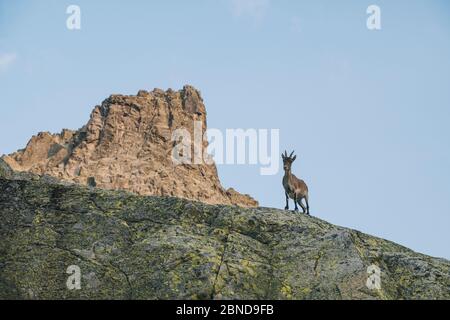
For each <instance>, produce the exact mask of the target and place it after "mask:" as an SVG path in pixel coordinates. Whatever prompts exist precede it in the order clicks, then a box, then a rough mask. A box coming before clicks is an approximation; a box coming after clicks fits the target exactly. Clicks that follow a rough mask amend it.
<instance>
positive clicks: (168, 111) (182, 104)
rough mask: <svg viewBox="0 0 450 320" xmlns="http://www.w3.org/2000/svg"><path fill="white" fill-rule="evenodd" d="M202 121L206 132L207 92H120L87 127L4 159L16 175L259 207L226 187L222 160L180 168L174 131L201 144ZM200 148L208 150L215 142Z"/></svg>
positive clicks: (47, 137)
mask: <svg viewBox="0 0 450 320" xmlns="http://www.w3.org/2000/svg"><path fill="white" fill-rule="evenodd" d="M196 121H197V122H199V123H201V127H202V128H201V130H202V131H201V133H202V134H204V133H205V131H206V129H207V126H206V125H207V123H206V109H205V106H204V104H203V100H202V97H201V95H200V92H199V91H197V90H196V89H194V88H193V87H191V86H185V87H184V88H183V89H182V90H180V91H178V92H175V91H172V90H170V89H169V90H168V91H162V90H159V89H155V90H154V91H152V92H147V91H139V93H138V94H137V95H136V96H124V95H112V96H110V97H109V98H108V99H106V100H105V101H103V103H102V104H101V105H99V106H96V107H95V108H94V110H93V112H92V114H91V118H90V120H89V122H88V123H87V125H86V126H84V127H83V128H81V129H80V130H78V131H71V130H63V131H62V132H61V133H60V134H50V133H47V132H43V133H39V134H38V135H37V136H34V137H32V138H31V140H30V141H29V143H28V144H27V146H26V148H25V149H23V150H19V151H18V152H16V153H13V154H11V155H8V156H4V157H3V159H4V160H5V162H7V163H8V164H9V165H10V166H11V167H12V168H13V169H14V170H16V171H27V172H31V173H35V174H39V175H42V174H46V175H50V176H53V177H55V178H58V179H60V180H63V181H69V182H75V183H78V184H84V185H87V184H88V181H92V182H93V181H95V184H96V186H97V187H100V188H104V189H114V190H118V189H120V190H126V191H131V192H133V193H136V194H139V195H160V196H176V197H181V198H186V199H192V200H198V201H202V202H205V203H209V204H228V205H238V206H248V207H255V206H257V205H258V202H257V201H255V200H254V199H252V198H251V197H250V196H248V195H242V194H239V193H238V192H236V191H235V190H233V189H229V190H225V189H224V188H223V187H222V185H221V183H220V181H219V177H218V174H217V169H216V166H215V164H214V163H213V164H211V165H208V164H205V163H203V164H182V165H175V164H174V162H173V160H172V150H173V147H174V141H172V133H173V132H174V130H176V129H180V128H183V129H186V130H187V132H189V134H190V135H191V137H192V139H194V123H195V122H196ZM200 144H201V145H202V147H203V150H206V148H207V145H208V143H207V141H200ZM192 154H194V151H192Z"/></svg>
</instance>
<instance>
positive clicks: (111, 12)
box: [0, 0, 450, 258]
mask: <svg viewBox="0 0 450 320" xmlns="http://www.w3.org/2000/svg"><path fill="white" fill-rule="evenodd" d="M70 4H77V5H79V6H80V7H81V11H82V25H81V27H82V29H81V30H80V31H69V30H67V28H66V19H67V15H66V13H65V11H66V8H67V6H68V5H70ZM370 4H377V5H379V6H380V7H381V13H382V17H381V18H382V30H380V31H369V30H368V29H367V28H366V18H367V15H366V8H367V7H368V6H369V5H370ZM186 83H189V84H192V85H194V86H196V87H197V88H198V89H200V90H201V91H202V94H203V97H204V99H205V103H206V106H207V111H208V124H209V126H210V127H214V128H219V129H225V128H279V129H280V130H281V131H280V134H281V147H282V148H283V149H285V148H286V149H295V150H296V151H297V153H298V154H299V159H298V160H297V162H296V163H295V164H294V167H293V170H294V172H295V173H296V174H297V175H299V176H301V177H302V178H304V179H305V180H306V181H307V183H308V184H309V187H310V194H311V200H310V202H311V212H312V214H313V215H315V216H318V217H320V218H322V219H325V220H327V221H330V222H332V223H335V224H339V225H342V226H346V227H351V228H355V229H358V230H361V231H364V232H367V233H370V234H373V235H377V236H380V237H383V238H387V239H390V240H393V241H395V242H398V243H400V244H403V245H405V246H408V247H410V248H412V249H414V250H416V251H419V252H422V253H426V254H430V255H434V256H440V257H446V258H450V232H449V227H450V144H449V137H450V125H449V124H450V4H449V3H448V1H444V0H442V1H438V0H435V1H431V0H414V1H412V0H389V1H381V0H370V1H364V0H345V1H344V0H342V1H336V0H329V1H318V0H315V1H288V0H284V1H283V0H282V1H280V0H277V1H275V0H241V1H239V0H217V1H212V0H197V1H181V0H180V1H111V0H108V1H106V0H103V1H100V0H95V1H93V0H89V1H87V0H71V1H62V0H53V1H50V0H45V1H44V0H42V1H41V0H40V1H37V0H36V1H23V0H16V1H10V0H0V108H1V117H0V154H3V153H10V152H12V151H14V150H16V149H18V148H22V147H24V146H25V144H26V142H27V141H28V139H29V138H30V137H31V136H32V135H33V134H35V133H37V132H39V131H52V132H59V131H60V130H61V128H75V129H76V128H79V127H81V126H82V125H83V124H84V123H86V122H87V120H88V119H89V114H90V112H91V109H92V108H93V107H94V106H95V105H96V104H99V103H100V102H101V101H102V100H103V99H104V98H106V97H107V96H109V95H110V94H111V93H124V94H135V93H136V92H137V91H138V90H139V89H148V90H150V89H152V88H154V87H159V88H168V87H172V88H174V89H179V88H181V87H182V86H183V85H184V84H186ZM219 173H220V175H221V179H222V181H223V184H224V185H225V186H227V187H229V186H233V187H235V188H236V189H238V190H239V191H242V192H246V193H250V194H252V195H253V196H254V197H256V198H257V199H258V200H259V201H260V203H261V204H262V205H263V206H270V207H279V208H282V207H284V192H283V190H282V186H281V178H282V172H281V171H280V173H279V175H277V176H260V175H259V167H257V166H220V167H219Z"/></svg>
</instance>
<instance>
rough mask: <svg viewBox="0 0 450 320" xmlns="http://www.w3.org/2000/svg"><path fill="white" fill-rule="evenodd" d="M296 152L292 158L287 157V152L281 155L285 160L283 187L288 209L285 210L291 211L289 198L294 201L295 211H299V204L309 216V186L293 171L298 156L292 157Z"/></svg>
mask: <svg viewBox="0 0 450 320" xmlns="http://www.w3.org/2000/svg"><path fill="white" fill-rule="evenodd" d="M293 154H294V152H292V153H291V155H290V156H288V155H287V152H286V151H285V152H284V154H282V155H281V157H282V158H283V169H284V177H283V187H284V191H285V195H286V207H285V208H284V209H285V210H289V198H291V199H293V200H294V204H295V211H298V207H297V203H298V204H299V205H300V206H301V207H302V209H303V213H306V214H309V201H308V200H309V197H308V186H307V185H306V183H305V181H303V180H301V179H299V178H297V177H296V176H295V175H294V174H293V173H292V170H291V167H292V163H293V162H294V161H295V159H297V156H294V157H292V156H293ZM303 199H305V202H306V207H305V206H304V204H303V202H302V200H303Z"/></svg>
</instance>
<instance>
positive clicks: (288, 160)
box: [281, 151, 297, 171]
mask: <svg viewBox="0 0 450 320" xmlns="http://www.w3.org/2000/svg"><path fill="white" fill-rule="evenodd" d="M293 155H294V151H292V153H291V154H290V155H289V156H288V155H287V152H286V151H284V154H281V157H282V158H283V169H284V171H291V166H292V163H293V162H294V161H295V159H297V156H294V157H292V156H293Z"/></svg>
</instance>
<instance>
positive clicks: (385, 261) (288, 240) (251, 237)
mask: <svg viewBox="0 0 450 320" xmlns="http://www.w3.org/2000/svg"><path fill="white" fill-rule="evenodd" d="M0 204H1V205H0V219H1V221H2V223H1V225H0V238H1V239H2V241H0V299H6V298H9V299H450V262H449V261H447V260H444V259H437V258H431V257H428V256H425V255H422V254H418V253H415V252H413V251H411V250H409V249H407V248H404V247H402V246H400V245H397V244H395V243H392V242H389V241H386V240H383V239H379V238H376V237H372V236H369V235H366V234H363V233H360V232H358V231H355V230H350V229H346V228H342V227H338V226H334V225H331V224H329V223H327V222H325V221H322V220H320V219H317V218H314V217H309V216H306V215H302V214H297V213H293V212H290V211H282V210H276V209H269V208H239V207H236V206H225V205H215V206H213V205H207V204H202V203H200V202H193V201H188V200H184V199H179V198H169V197H154V196H152V197H148V196H137V195H135V194H132V193H128V192H124V191H107V190H102V189H95V188H88V187H83V186H79V185H76V184H68V183H64V184H62V183H60V182H58V180H56V179H54V178H49V177H46V176H44V177H39V176H36V175H33V174H29V173H14V172H13V171H11V170H10V169H9V168H8V167H7V166H6V165H5V164H4V163H3V164H2V163H1V161H0ZM371 265H375V266H377V267H379V268H380V270H381V274H380V281H381V282H380V289H373V288H372V289H370V288H369V287H367V286H366V282H367V279H368V277H369V274H368V273H367V271H368V267H369V266H371ZM69 266H77V267H79V269H80V272H81V283H80V285H81V288H80V290H76V289H75V290H69V289H68V288H67V286H66V283H67V280H68V278H69V276H70V275H69V274H67V273H66V272H67V268H68V267H69ZM69 271H70V270H69Z"/></svg>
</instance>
